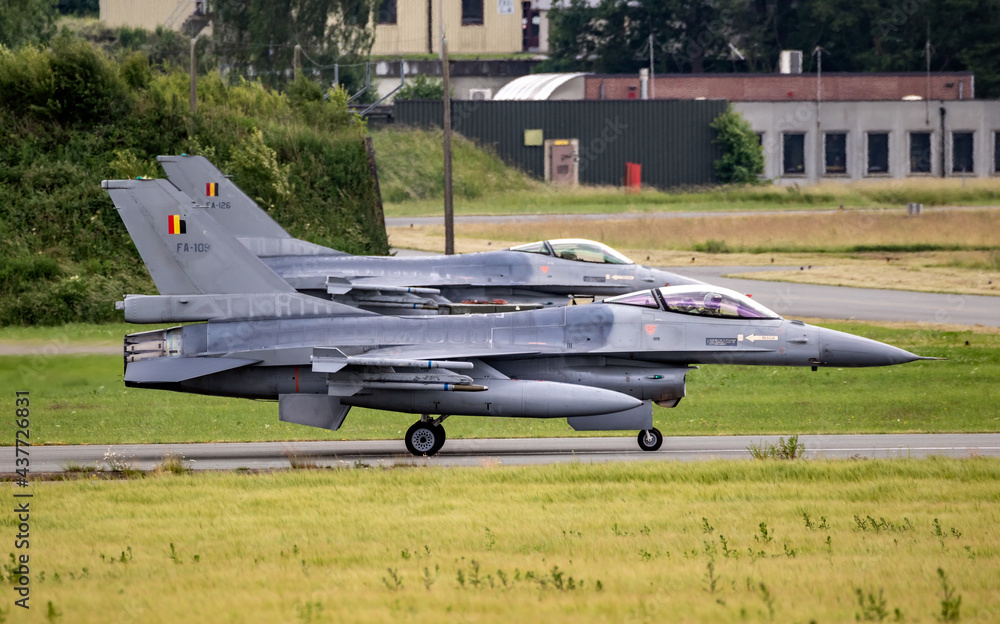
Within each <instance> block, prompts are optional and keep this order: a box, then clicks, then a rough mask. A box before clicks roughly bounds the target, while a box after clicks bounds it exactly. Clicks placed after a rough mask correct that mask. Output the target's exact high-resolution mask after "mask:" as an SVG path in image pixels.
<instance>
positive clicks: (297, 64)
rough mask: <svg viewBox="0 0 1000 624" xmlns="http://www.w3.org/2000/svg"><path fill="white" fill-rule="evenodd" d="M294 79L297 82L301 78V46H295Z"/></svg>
mask: <svg viewBox="0 0 1000 624" xmlns="http://www.w3.org/2000/svg"><path fill="white" fill-rule="evenodd" d="M294 66H295V79H296V80H298V79H299V77H300V76H302V46H300V45H299V44H297V43H296V44H295V62H294Z"/></svg>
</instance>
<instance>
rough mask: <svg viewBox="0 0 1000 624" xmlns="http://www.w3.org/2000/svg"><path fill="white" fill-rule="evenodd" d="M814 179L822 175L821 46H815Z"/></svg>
mask: <svg viewBox="0 0 1000 624" xmlns="http://www.w3.org/2000/svg"><path fill="white" fill-rule="evenodd" d="M814 54H815V55H816V179H817V180H819V179H820V177H821V176H822V175H823V135H822V134H820V128H819V120H820V113H821V112H822V111H823V48H821V47H819V46H816V50H815V51H814Z"/></svg>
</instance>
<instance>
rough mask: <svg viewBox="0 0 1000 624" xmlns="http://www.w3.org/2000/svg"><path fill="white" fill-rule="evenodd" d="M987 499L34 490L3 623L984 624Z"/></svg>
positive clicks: (662, 483) (352, 483)
mask: <svg viewBox="0 0 1000 624" xmlns="http://www.w3.org/2000/svg"><path fill="white" fill-rule="evenodd" d="M998 480H1000V461H997V460H995V459H985V458H974V459H965V460H946V459H930V460H921V461H917V460H894V461H856V462H821V461H818V462H791V463H783V462H779V461H768V462H753V461H750V460H747V461H740V462H729V461H713V462H707V463H697V464H685V463H674V462H671V463H668V464H661V463H655V464H648V463H641V464H602V465H585V464H575V465H574V464H562V465H557V466H546V467H526V468H511V467H501V466H495V465H493V466H485V467H483V468H451V469H440V468H418V469H394V470H371V469H369V470H360V469H358V470H332V471H331V470H326V471H286V472H280V473H273V474H266V475H245V474H231V473H230V474H197V475H181V476H178V475H173V474H170V473H166V474H163V475H162V476H160V477H158V478H146V479H142V480H129V481H100V480H93V479H83V480H74V481H66V482H44V483H35V484H33V485H32V486H31V487H32V490H33V492H34V495H35V497H34V498H33V499H31V501H32V502H31V505H32V510H33V511H34V513H33V515H32V516H31V521H32V524H31V537H32V541H31V551H30V555H31V562H30V575H31V576H30V578H31V588H32V594H31V596H32V598H31V600H32V603H31V604H32V609H31V610H30V612H20V611H19V612H18V613H17V614H16V615H17V617H16V618H15V619H16V621H19V622H21V621H24V622H43V621H45V620H46V616H47V614H52V613H53V612H55V614H58V615H61V616H62V618H63V619H62V621H73V622H103V621H106V620H107V619H108V617H109V615H113V616H114V617H116V618H121V617H124V618H128V619H134V620H138V621H143V622H150V623H154V622H176V621H181V620H190V621H240V622H273V621H278V620H292V621H300V622H327V621H351V622H387V621H403V620H405V621H408V622H440V621H443V620H447V621H456V620H474V621H478V622H510V621H518V620H522V621H545V622H591V621H592V622H608V621H639V622H647V621H648V622H654V621H675V622H708V621H712V622H742V621H749V622H771V621H779V622H807V621H818V622H830V621H837V622H846V621H853V620H855V619H858V620H874V621H878V620H881V619H882V618H883V617H885V618H886V619H887V620H889V621H905V622H933V621H936V620H941V621H958V620H959V618H960V619H961V621H965V622H980V621H981V622H988V621H995V620H996V618H997V616H998V614H1000V599H998V595H997V593H996V579H997V578H1000V557H998V554H1000V551H998V547H997V531H996V526H997V524H998V522H1000V511H998V510H1000V505H998V503H1000V498H998V490H997V485H996V484H997V482H998ZM14 487H15V486H14V484H12V483H5V484H3V485H2V486H0V490H2V492H3V495H4V496H5V497H8V498H9V496H10V494H11V493H12V490H13V489H14ZM13 522H14V519H13V516H12V515H11V514H5V515H4V516H3V517H2V520H0V523H2V524H4V525H5V526H6V528H7V529H8V531H13V530H14V529H13V525H12V523H13ZM8 548H10V546H8ZM4 554H5V555H6V553H4ZM939 570H940V573H939ZM5 572H6V575H9V574H10V571H9V568H8V569H7V570H5ZM942 574H943V576H942ZM49 605H51V606H49ZM0 608H2V609H3V611H4V614H5V615H8V616H9V615H10V614H11V611H12V609H13V607H12V606H11V604H10V602H9V601H8V602H7V604H4V605H3V606H2V607H0ZM948 616H955V618H954V620H949V619H948ZM942 618H944V619H943V620H942Z"/></svg>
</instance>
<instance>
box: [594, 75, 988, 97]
mask: <svg viewBox="0 0 1000 624" xmlns="http://www.w3.org/2000/svg"><path fill="white" fill-rule="evenodd" d="M816 82H817V81H816V74H711V75H707V74H664V75H660V76H655V77H654V79H653V80H652V83H653V87H652V90H651V92H652V97H653V98H654V99H680V100H691V99H696V98H705V99H709V100H716V99H718V100H729V101H730V102H781V101H786V102H795V101H815V100H816V87H817V84H816ZM602 92H603V98H602ZM912 95H916V96H919V97H921V98H925V97H926V96H927V74H922V73H906V74H904V73H899V74H853V73H852V74H847V73H825V74H823V81H822V99H823V100H824V101H830V102H832V101H872V100H902V99H903V98H904V97H906V96H912ZM639 97H640V87H639V76H637V75H634V76H633V75H603V76H602V75H593V76H587V81H586V99H588V100H600V99H605V100H626V99H638V98H639ZM974 97H975V93H974V81H973V75H972V74H971V73H963V72H948V73H932V74H931V75H930V98H928V99H931V100H958V99H964V100H969V99H973V98H974Z"/></svg>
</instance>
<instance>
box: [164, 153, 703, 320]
mask: <svg viewBox="0 0 1000 624" xmlns="http://www.w3.org/2000/svg"><path fill="white" fill-rule="evenodd" d="M158 160H159V161H160V164H161V165H162V166H163V170H164V171H165V172H166V173H167V177H168V178H169V180H170V182H171V183H172V184H174V185H175V186H176V187H177V188H179V189H180V190H181V191H182V192H184V193H185V194H187V195H188V196H189V197H191V199H192V200H194V201H195V202H196V203H197V204H198V205H199V206H205V207H206V208H207V209H208V211H209V212H211V214H212V216H213V217H214V218H215V219H216V220H217V221H218V222H219V223H220V224H222V226H223V227H224V228H226V229H227V230H228V231H229V232H230V233H231V234H233V235H234V236H235V237H236V238H237V239H239V240H240V242H241V243H243V244H244V245H246V246H247V247H248V248H249V249H250V250H251V251H253V252H254V254H256V255H257V256H258V257H260V258H261V259H262V260H263V261H264V263H265V264H266V265H267V266H269V267H270V268H271V269H272V270H274V271H275V272H276V273H277V274H278V275H280V276H281V277H282V278H284V279H285V281H287V282H288V283H290V284H291V285H292V286H294V287H295V288H296V289H297V290H298V291H299V292H303V293H306V294H312V295H320V296H324V297H327V298H331V297H332V299H333V300H334V301H338V302H341V303H346V304H348V305H353V306H357V307H361V308H363V309H366V310H371V311H375V312H383V313H389V314H395V315H401V314H434V313H437V312H436V311H438V308H439V305H440V304H449V303H453V304H457V303H462V302H479V303H482V302H505V303H510V304H535V305H541V306H544V307H547V306H553V305H566V304H568V303H570V302H571V301H572V298H573V296H577V297H590V296H602V297H603V296H611V295H620V294H624V293H627V292H631V291H633V290H636V289H637V288H646V287H653V286H667V285H680V284H701V283H702V282H701V281H699V280H695V279H691V278H686V277H683V276H681V275H677V274H675V273H670V272H667V271H661V270H659V269H653V268H650V267H647V266H642V265H637V264H635V263H634V262H632V261H631V260H629V259H628V258H627V257H625V256H624V255H622V254H620V253H618V252H617V251H615V250H614V249H611V248H610V247H608V246H607V245H604V244H601V243H598V242H594V241H588V240H580V239H564V240H552V241H539V242H537V243H531V244H528V245H521V246H519V247H513V248H511V249H504V250H498V251H487V252H480V253H470V254H461V255H455V256H428V257H418V258H414V257H405V258H403V257H381V256H353V255H350V254H345V253H343V252H340V251H337V250H335V249H330V248H328V247H321V246H319V245H314V244H312V243H308V242H305V241H301V240H298V239H295V238H292V236H291V235H290V234H288V232H286V231H285V230H284V229H282V227H281V226H280V225H278V224H277V223H276V222H275V221H274V220H273V219H271V217H270V216H268V214H267V213H266V212H264V211H263V210H262V209H261V208H260V207H259V206H258V205H257V204H256V203H255V202H254V201H253V200H252V199H251V198H250V197H249V196H247V195H246V193H244V192H243V191H241V190H240V189H239V187H237V186H236V184H234V183H233V182H232V181H231V180H230V179H229V178H227V177H226V176H224V175H223V174H222V173H221V172H220V171H219V170H218V169H217V168H215V166H214V165H212V163H210V162H209V161H208V159H206V158H205V157H204V156H160V157H158ZM156 286H157V288H159V290H160V293H161V294H164V295H175V294H180V293H177V292H172V291H170V290H164V286H161V285H160V284H159V283H157V284H156ZM446 308H447V306H446Z"/></svg>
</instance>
